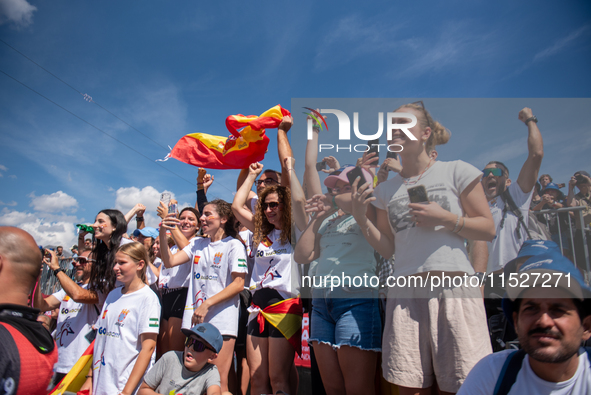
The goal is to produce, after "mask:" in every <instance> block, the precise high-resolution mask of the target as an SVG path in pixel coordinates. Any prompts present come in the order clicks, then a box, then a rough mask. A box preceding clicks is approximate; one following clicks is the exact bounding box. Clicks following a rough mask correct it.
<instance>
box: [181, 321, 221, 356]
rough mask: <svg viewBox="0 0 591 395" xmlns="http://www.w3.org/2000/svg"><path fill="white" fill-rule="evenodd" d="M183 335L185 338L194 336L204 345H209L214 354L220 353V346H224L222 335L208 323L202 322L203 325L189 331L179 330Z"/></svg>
mask: <svg viewBox="0 0 591 395" xmlns="http://www.w3.org/2000/svg"><path fill="white" fill-rule="evenodd" d="M181 331H182V332H183V334H184V335H185V336H187V337H189V336H191V335H195V336H197V337H199V338H200V339H202V340H203V341H204V342H205V343H207V344H208V345H210V346H211V347H212V348H213V349H214V350H215V351H216V352H218V353H219V352H220V350H221V349H222V346H223V345H224V339H223V338H222V334H221V333H220V331H219V330H218V328H216V327H215V326H213V325H212V324H210V323H209V322H204V323H203V324H197V325H195V326H194V327H192V328H191V329H181Z"/></svg>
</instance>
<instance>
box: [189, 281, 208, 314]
mask: <svg viewBox="0 0 591 395" xmlns="http://www.w3.org/2000/svg"><path fill="white" fill-rule="evenodd" d="M204 285H205V284H203V285H202V287H203V286H204ZM193 300H194V302H193V303H192V304H191V306H190V308H187V309H185V310H191V309H192V308H193V307H199V306H201V303H203V302H205V301H206V300H207V295H206V294H205V292H204V291H203V290H201V291H197V293H196V294H195V297H194V298H193Z"/></svg>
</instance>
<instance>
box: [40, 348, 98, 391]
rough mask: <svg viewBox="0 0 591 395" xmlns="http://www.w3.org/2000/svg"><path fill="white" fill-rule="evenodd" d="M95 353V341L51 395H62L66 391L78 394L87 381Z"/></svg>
mask: <svg viewBox="0 0 591 395" xmlns="http://www.w3.org/2000/svg"><path fill="white" fill-rule="evenodd" d="M93 351H94V340H93V341H92V343H90V346H88V348H87V349H86V351H84V354H82V356H81V357H80V358H79V359H78V361H77V362H76V363H75V364H74V366H73V367H72V369H71V370H70V372H69V373H68V374H67V375H66V376H65V377H64V378H63V379H62V381H60V382H59V384H58V385H56V386H55V388H54V389H53V391H52V392H50V395H60V394H63V393H64V392H65V391H68V392H74V393H76V392H78V391H80V388H81V387H82V384H84V382H85V381H86V375H87V374H88V372H89V370H90V366H91V365H92V353H93Z"/></svg>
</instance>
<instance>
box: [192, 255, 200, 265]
mask: <svg viewBox="0 0 591 395" xmlns="http://www.w3.org/2000/svg"><path fill="white" fill-rule="evenodd" d="M199 259H201V257H200V256H197V255H195V258H193V264H194V265H196V264H198V263H199Z"/></svg>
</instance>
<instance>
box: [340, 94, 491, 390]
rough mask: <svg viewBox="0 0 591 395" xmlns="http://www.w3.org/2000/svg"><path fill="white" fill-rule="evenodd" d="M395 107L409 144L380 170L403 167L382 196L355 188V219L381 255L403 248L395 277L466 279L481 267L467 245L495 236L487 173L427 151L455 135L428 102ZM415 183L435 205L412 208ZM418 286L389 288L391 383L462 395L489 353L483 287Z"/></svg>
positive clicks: (400, 136) (401, 141) (387, 371)
mask: <svg viewBox="0 0 591 395" xmlns="http://www.w3.org/2000/svg"><path fill="white" fill-rule="evenodd" d="M396 111H397V112H400V113H405V114H401V115H400V116H397V117H395V118H394V119H393V122H394V123H395V124H409V125H408V126H409V127H407V128H404V130H403V129H395V130H393V131H392V136H391V137H392V140H389V141H388V143H389V144H390V145H392V144H396V145H398V146H400V147H402V150H401V151H400V152H399V155H400V160H401V162H402V168H401V170H400V166H399V165H400V163H394V162H398V161H397V160H396V159H394V158H390V159H388V160H387V161H386V162H384V164H383V165H382V169H381V172H382V173H383V172H384V171H385V172H386V174H387V172H388V169H397V170H400V173H399V174H398V175H396V176H395V177H394V178H391V179H389V180H387V181H384V182H382V183H380V184H379V185H378V186H377V187H376V189H375V191H373V194H374V196H375V197H368V196H369V194H370V193H371V192H372V191H371V188H370V186H369V185H368V184H364V185H361V184H362V182H359V180H357V181H356V182H354V183H353V190H352V193H351V198H352V203H353V209H352V213H353V216H354V218H355V220H356V221H357V223H358V224H359V226H360V227H361V229H362V230H363V234H364V236H365V238H366V239H367V240H368V241H369V243H370V244H371V245H372V246H373V247H374V248H375V249H376V250H377V251H378V252H379V253H380V254H381V255H382V256H383V257H384V258H390V257H392V255H393V254H394V250H395V248H396V260H395V275H396V276H397V277H406V276H413V277H414V278H422V279H423V280H425V281H426V279H429V278H433V277H438V278H439V279H443V278H444V277H443V276H444V275H445V276H448V277H449V278H454V279H455V280H457V279H458V278H465V277H468V276H470V275H472V274H473V273H474V269H473V268H472V265H471V263H470V261H469V260H468V256H467V253H466V249H465V247H464V239H472V240H488V241H490V240H492V238H493V237H494V233H495V230H494V229H495V228H494V223H493V220H492V216H491V213H490V210H489V208H488V204H487V202H486V198H485V196H484V191H483V189H482V185H481V184H480V178H481V175H482V174H481V173H480V171H478V169H476V168H475V167H474V166H472V165H469V164H468V163H465V162H462V161H454V162H437V161H435V159H436V155H429V152H431V151H432V149H433V147H434V146H435V145H438V144H444V143H446V142H447V141H448V140H449V136H450V134H449V132H448V131H447V130H446V129H445V128H444V127H443V126H442V125H441V124H440V123H439V122H436V121H434V120H433V119H432V118H431V116H430V115H429V113H428V112H427V111H426V110H425V108H424V106H423V104H422V102H417V103H412V104H407V105H404V106H402V107H400V108H399V109H397V110H396ZM413 118H414V119H413ZM411 123H412V125H414V126H412V127H410V126H411ZM395 164H396V165H398V166H394V165H395ZM414 186H421V187H422V188H420V189H419V192H420V191H421V190H422V191H424V192H426V194H427V197H428V201H426V202H425V201H424V200H423V199H419V200H423V202H422V203H410V193H412V192H413V191H412V190H411V189H410V188H412V187H414ZM409 191H410V193H409ZM417 196H419V197H420V194H418V195H417ZM370 202H373V204H369V203H370ZM394 235H396V237H394ZM448 282H449V280H448ZM402 283H403V282H397V283H396V284H402ZM420 283H421V282H419V285H416V284H417V283H416V282H414V283H411V282H410V281H409V282H408V284H415V286H414V287H412V286H407V287H402V286H398V287H392V288H390V289H389V290H388V299H387V305H386V320H385V330H384V335H383V343H382V358H383V360H382V366H383V370H384V377H385V379H386V380H388V381H389V382H391V383H394V384H397V385H398V386H399V390H400V394H403V395H404V394H409V393H412V394H415V393H421V394H423V393H430V387H431V386H432V384H433V382H434V380H435V379H436V380H437V384H438V386H439V388H440V390H441V391H444V392H452V393H455V392H457V391H458V389H459V387H460V385H461V383H462V381H463V380H464V379H465V377H466V375H467V374H468V372H469V371H470V369H471V368H472V367H473V366H474V364H475V363H476V362H477V361H478V360H479V359H480V358H482V357H484V356H485V355H487V354H489V353H490V352H491V345H490V341H489V338H488V330H487V325H486V315H485V313H484V305H483V303H482V296H481V294H480V289H479V288H478V287H470V286H468V287H466V286H455V285H454V286H451V285H450V286H449V287H438V288H436V289H434V290H432V289H429V286H428V285H427V286H421V285H420ZM454 284H456V282H455V281H454ZM470 284H472V282H470ZM401 329H402V330H401Z"/></svg>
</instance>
